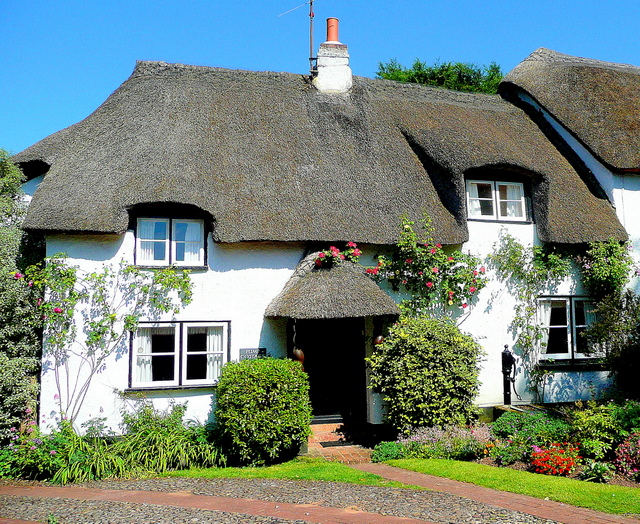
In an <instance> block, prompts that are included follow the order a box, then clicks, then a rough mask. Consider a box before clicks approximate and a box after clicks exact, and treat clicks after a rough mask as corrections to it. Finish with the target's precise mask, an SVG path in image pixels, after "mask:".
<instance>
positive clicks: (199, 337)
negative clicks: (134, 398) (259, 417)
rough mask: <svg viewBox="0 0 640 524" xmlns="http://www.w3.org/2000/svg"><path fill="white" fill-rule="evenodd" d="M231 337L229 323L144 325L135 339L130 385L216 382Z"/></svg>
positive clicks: (133, 340)
mask: <svg viewBox="0 0 640 524" xmlns="http://www.w3.org/2000/svg"><path fill="white" fill-rule="evenodd" d="M228 340H229V322H173V323H155V324H141V325H140V327H139V328H138V330H137V331H136V332H135V333H134V335H133V338H132V346H131V347H132V351H131V386H132V387H159V386H192V385H211V384H215V383H216V382H217V381H218V378H219V377H220V369H221V367H222V365H223V364H224V363H225V362H226V361H227V360H228V355H229V348H228Z"/></svg>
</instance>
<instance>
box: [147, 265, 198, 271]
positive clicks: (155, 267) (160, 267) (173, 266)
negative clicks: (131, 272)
mask: <svg viewBox="0 0 640 524" xmlns="http://www.w3.org/2000/svg"><path fill="white" fill-rule="evenodd" d="M134 265H135V266H136V267H137V268H138V269H145V270H147V269H167V268H170V267H172V268H174V269H177V270H179V271H184V270H185V269H187V270H190V271H206V270H207V269H208V267H207V266H206V265H202V266H175V265H173V264H167V265H165V266H141V265H140V264H134Z"/></svg>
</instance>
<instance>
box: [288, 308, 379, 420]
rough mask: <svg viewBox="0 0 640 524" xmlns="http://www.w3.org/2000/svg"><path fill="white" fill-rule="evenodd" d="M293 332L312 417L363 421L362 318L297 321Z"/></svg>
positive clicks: (364, 403) (364, 411) (364, 408)
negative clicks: (309, 397) (306, 378)
mask: <svg viewBox="0 0 640 524" xmlns="http://www.w3.org/2000/svg"><path fill="white" fill-rule="evenodd" d="M292 331H293V332H295V340H294V341H293V344H292V348H293V347H294V346H295V347H296V348H298V349H301V350H302V351H303V353H304V368H305V371H306V372H307V374H308V375H309V384H310V392H309V393H310V396H311V406H312V408H313V415H314V416H320V415H340V416H342V418H343V420H344V421H345V422H362V421H364V420H365V419H366V402H367V400H366V398H367V397H366V374H365V373H366V372H365V361H364V357H365V343H364V319H363V318H344V319H327V320H297V321H295V327H294V329H293V330H292ZM292 334H293V333H292Z"/></svg>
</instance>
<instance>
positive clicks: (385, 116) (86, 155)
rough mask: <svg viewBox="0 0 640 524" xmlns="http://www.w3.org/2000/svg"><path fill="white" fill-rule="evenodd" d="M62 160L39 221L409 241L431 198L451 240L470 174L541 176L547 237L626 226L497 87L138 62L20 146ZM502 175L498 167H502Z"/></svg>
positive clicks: (23, 158)
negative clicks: (346, 83)
mask: <svg viewBox="0 0 640 524" xmlns="http://www.w3.org/2000/svg"><path fill="white" fill-rule="evenodd" d="M14 160H15V161H16V162H18V163H20V164H21V165H22V166H23V168H25V170H26V171H27V175H28V176H36V175H37V174H40V173H41V172H42V171H43V168H46V167H47V166H48V171H47V174H46V177H45V179H44V181H43V182H42V184H41V186H40V188H39V189H38V191H37V192H36V194H35V196H34V198H33V200H32V203H31V207H30V209H29V214H28V216H27V219H26V221H25V224H24V226H25V227H26V228H28V229H37V230H44V231H62V232H100V233H119V232H122V231H124V230H125V229H126V228H127V225H128V222H129V220H128V218H129V217H128V210H129V209H130V208H132V207H134V206H136V205H138V204H141V203H151V202H175V203H182V204H191V205H194V206H197V207H198V208H200V209H202V210H204V211H205V212H206V213H208V214H209V215H210V216H211V217H212V220H213V221H214V235H215V238H216V239H217V240H220V241H222V242H238V241H243V240H274V241H310V240H318V241H328V240H330V241H341V240H342V241H347V240H353V241H355V242H359V243H360V242H362V243H369V244H390V243H393V242H395V240H396V238H397V233H398V225H399V221H400V216H401V215H403V214H406V215H408V216H409V217H410V218H413V219H419V218H420V217H421V216H422V214H423V212H424V211H426V212H427V213H428V214H429V215H430V216H431V218H432V220H433V223H434V225H435V226H436V228H437V233H436V236H437V238H436V240H438V241H439V242H441V243H445V244H459V243H461V242H464V241H466V240H467V239H468V231H467V225H466V210H465V204H464V201H465V199H464V180H463V177H464V176H465V174H466V173H469V172H470V171H473V170H474V169H475V170H477V169H489V170H491V169H501V170H506V171H508V172H511V173H513V172H515V173H518V174H520V176H522V177H524V178H525V179H528V180H530V181H531V185H532V190H533V197H534V198H533V200H534V215H535V221H536V224H537V226H538V231H539V235H540V238H541V239H542V240H544V241H550V242H569V243H573V242H586V241H590V240H596V239H606V238H608V237H611V236H615V237H619V238H623V237H624V236H625V234H624V230H623V229H622V227H621V226H620V224H619V222H618V220H617V218H616V216H615V213H614V211H613V209H612V208H611V206H610V205H609V204H608V202H607V201H606V200H604V199H603V198H600V196H596V195H594V194H592V192H591V191H590V190H589V188H588V187H587V186H586V185H585V184H584V182H583V181H582V180H581V179H580V177H579V176H578V175H577V174H576V172H575V171H574V169H573V168H572V167H571V166H570V165H569V164H568V163H567V161H566V160H565V159H564V158H563V157H562V156H561V155H560V154H559V153H558V152H557V151H556V149H555V148H554V147H553V146H552V145H551V144H550V143H549V142H548V141H547V140H546V138H545V137H544V135H543V134H542V133H541V132H540V130H539V129H538V128H537V126H536V125H535V124H533V123H532V122H531V121H530V120H529V118H528V117H527V116H526V115H525V114H524V112H522V111H521V110H520V109H518V108H516V107H514V106H512V105H510V104H509V103H508V102H505V101H504V100H502V99H500V98H499V97H498V96H490V95H476V94H468V93H458V92H452V91H445V90H441V89H435V88H429V87H424V86H418V85H408V84H399V83H396V82H391V81H386V80H371V79H365V78H359V77H356V78H354V87H353V88H352V90H351V91H350V92H349V93H348V94H345V95H335V94H334V95H329V94H323V93H320V92H319V91H317V90H316V89H315V88H314V87H313V86H312V85H311V84H310V81H309V78H308V77H306V76H302V75H295V74H288V73H270V72H250V71H232V70H225V69H217V68H209V67H195V66H184V65H179V64H166V63H159V62H139V63H138V64H137V67H136V69H135V71H134V72H133V74H132V76H131V77H130V78H129V79H128V80H127V81H126V82H124V83H123V84H122V86H120V88H119V89H118V90H116V91H115V92H114V93H113V94H112V95H111V96H110V97H109V98H108V99H107V100H106V101H105V103H104V104H103V105H102V106H100V107H99V108H98V109H97V110H96V111H95V112H94V113H93V114H92V115H90V116H89V117H87V118H86V119H85V120H83V121H81V122H79V123H78V124H75V125H73V126H71V127H69V128H67V129H64V130H62V131H60V132H58V133H55V134H54V135H51V136H50V137H48V138H45V139H44V140H42V141H40V142H38V143H37V144H35V145H34V146H32V147H30V148H28V149H26V150H25V151H23V152H22V153H19V154H18V155H16V156H15V157H14ZM489 176H491V175H489Z"/></svg>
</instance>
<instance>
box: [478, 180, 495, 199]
mask: <svg viewBox="0 0 640 524" xmlns="http://www.w3.org/2000/svg"><path fill="white" fill-rule="evenodd" d="M474 185H475V186H476V187H477V189H478V198H488V199H489V200H493V184H477V183H476V184H474Z"/></svg>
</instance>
